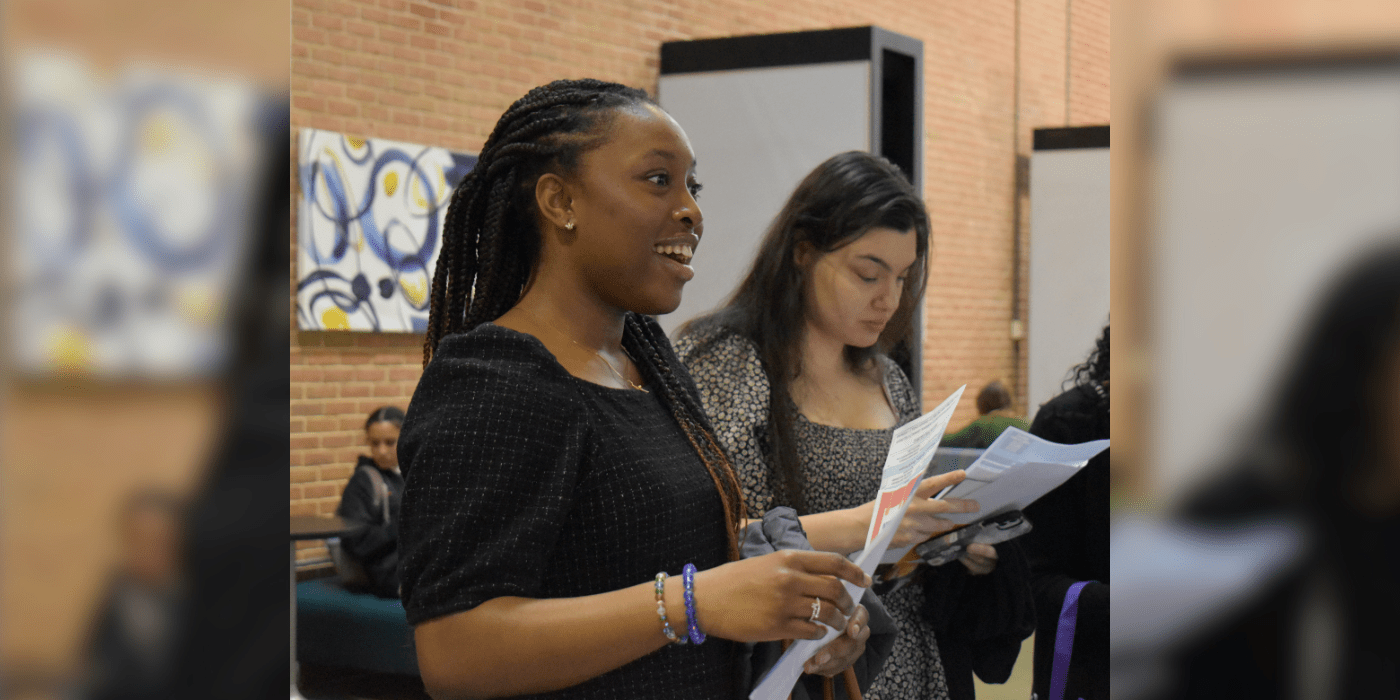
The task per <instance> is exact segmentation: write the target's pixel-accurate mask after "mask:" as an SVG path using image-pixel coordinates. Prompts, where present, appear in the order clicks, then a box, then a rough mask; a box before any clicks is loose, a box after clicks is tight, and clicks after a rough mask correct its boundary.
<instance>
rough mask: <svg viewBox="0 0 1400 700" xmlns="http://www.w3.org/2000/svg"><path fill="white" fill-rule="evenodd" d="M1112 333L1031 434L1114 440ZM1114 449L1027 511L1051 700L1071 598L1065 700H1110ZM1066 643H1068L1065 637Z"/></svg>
mask: <svg viewBox="0 0 1400 700" xmlns="http://www.w3.org/2000/svg"><path fill="white" fill-rule="evenodd" d="M1108 339H1109V327H1108V326H1107V325H1105V326H1104V327H1103V331H1102V332H1101V333H1100V334H1099V337H1098V339H1097V340H1096V341H1094V349H1093V350H1091V351H1090V352H1089V355H1088V357H1086V358H1085V359H1084V361H1083V362H1081V363H1080V364H1078V365H1076V366H1075V367H1074V368H1073V369H1072V370H1070V376H1069V378H1068V379H1066V380H1065V383H1066V384H1068V385H1069V388H1067V389H1065V391H1064V392H1062V393H1061V394H1059V395H1058V396H1055V397H1054V398H1052V399H1050V400H1049V401H1047V402H1045V405H1043V406H1041V407H1040V410H1039V411H1037V412H1036V414H1035V420H1034V421H1032V422H1031V430H1030V432H1031V434H1032V435H1037V436H1039V437H1043V438H1045V439H1047V440H1050V441H1053V442H1058V443H1062V444H1075V443H1081V442H1088V441H1090V440H1102V439H1105V438H1107V437H1108V384H1109V375H1108V358H1109V342H1108ZM1108 455H1109V450H1104V451H1103V452H1101V453H1099V454H1098V455H1097V456H1095V457H1094V458H1093V459H1091V460H1089V463H1088V464H1086V465H1084V466H1083V467H1082V468H1080V470H1079V471H1078V472H1077V473H1076V474H1075V475H1074V476H1072V477H1070V478H1069V479H1068V480H1067V481H1065V483H1063V484H1060V485H1059V486H1058V487H1056V488H1055V489H1054V490H1053V491H1051V492H1050V493H1047V494H1045V495H1044V496H1043V497H1041V498H1040V500H1038V501H1036V502H1035V503H1032V504H1031V505H1030V506H1028V507H1027V508H1026V510H1025V513H1026V519H1028V520H1030V521H1031V523H1032V525H1033V526H1034V529H1032V530H1031V531H1030V532H1029V533H1027V534H1026V536H1025V538H1024V539H1025V542H1024V546H1025V551H1026V556H1027V557H1028V558H1029V559H1030V564H1031V586H1032V588H1033V589H1034V591H1035V603H1036V616H1037V618H1038V620H1037V627H1036V629H1037V634H1036V636H1035V674H1034V677H1033V683H1032V687H1033V690H1034V691H1035V692H1036V693H1037V694H1038V695H1039V696H1040V697H1050V688H1051V680H1052V678H1053V677H1054V675H1055V673H1054V662H1055V657H1056V651H1057V649H1056V645H1057V639H1059V636H1060V635H1058V634H1057V633H1058V630H1059V627H1060V618H1061V613H1062V611H1064V610H1065V600H1066V597H1067V596H1068V597H1069V598H1070V601H1071V603H1072V605H1071V607H1072V608H1073V609H1074V610H1075V626H1074V634H1073V636H1072V639H1073V642H1072V644H1065V642H1064V640H1060V644H1061V645H1062V646H1065V647H1066V648H1065V649H1064V650H1063V651H1065V653H1069V652H1070V651H1071V650H1072V651H1073V653H1072V654H1070V661H1069V663H1067V664H1065V668H1064V669H1063V671H1064V689H1065V690H1064V692H1065V694H1064V697H1073V698H1085V699H1086V700H1097V699H1099V698H1107V697H1108V593H1109V580H1108V573H1109V566H1108V488H1109V457H1108ZM1067 638H1068V637H1067Z"/></svg>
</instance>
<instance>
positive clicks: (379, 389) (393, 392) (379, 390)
mask: <svg viewBox="0 0 1400 700" xmlns="http://www.w3.org/2000/svg"><path fill="white" fill-rule="evenodd" d="M374 395H375V396H383V397H395V398H397V397H400V396H403V390H402V389H400V388H399V385H397V384H376V385H374Z"/></svg>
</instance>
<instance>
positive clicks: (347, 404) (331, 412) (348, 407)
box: [326, 401, 355, 416]
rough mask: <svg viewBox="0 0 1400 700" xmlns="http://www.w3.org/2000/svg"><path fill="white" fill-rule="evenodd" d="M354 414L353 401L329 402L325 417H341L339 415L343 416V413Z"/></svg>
mask: <svg viewBox="0 0 1400 700" xmlns="http://www.w3.org/2000/svg"><path fill="white" fill-rule="evenodd" d="M354 412H355V402H354V401H334V402H329V403H327V404H326V415H328V416H335V415H341V414H344V413H354Z"/></svg>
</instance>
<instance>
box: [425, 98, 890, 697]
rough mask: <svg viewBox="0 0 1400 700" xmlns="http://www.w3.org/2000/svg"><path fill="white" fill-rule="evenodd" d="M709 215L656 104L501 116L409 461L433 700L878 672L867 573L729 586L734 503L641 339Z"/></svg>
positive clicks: (452, 230)
mask: <svg viewBox="0 0 1400 700" xmlns="http://www.w3.org/2000/svg"><path fill="white" fill-rule="evenodd" d="M698 191H699V183H698V182H696V178H695V157H694V154H693V151H692V149H691V147H690V143H689V140H688V139H687V138H686V136H685V133H684V132H683V131H682V130H681V129H680V127H679V125H677V124H676V123H675V121H674V120H672V119H671V118H670V116H669V115H667V114H666V113H665V112H664V111H662V110H661V109H660V108H659V107H658V106H657V105H656V104H655V103H654V102H653V101H651V100H650V99H649V98H648V97H647V95H646V93H644V92H642V91H640V90H636V89H632V88H628V87H625V86H622V85H617V84H612V83H603V82H599V81H595V80H578V81H557V82H554V83H551V84H549V85H546V86H543V87H539V88H536V89H534V90H531V91H530V92H529V93H528V94H527V95H525V96H524V97H523V98H521V99H520V100H519V101H517V102H516V103H515V104H513V105H511V107H510V108H509V109H508V110H507V111H506V113H505V114H504V115H502V116H501V118H500V120H499V121H498V122H497V124H496V127H495V129H494V131H493V132H492V133H491V136H490V137H489V138H488V139H487V141H486V144H485V146H483V148H482V150H481V154H480V156H479V159H478V161H477V164H476V166H475V168H474V169H473V170H472V172H471V173H470V174H469V175H468V176H467V177H466V178H465V179H464V180H463V182H462V183H461V184H460V185H459V186H458V187H457V190H456V191H455V192H454V193H453V196H452V201H451V204H450V207H449V209H448V213H447V218H446V220H445V227H444V239H443V247H442V250H441V253H440V258H439V262H438V266H437V271H436V274H435V275H434V277H433V288H432V306H431V312H430V317H429V324H428V332H427V338H426V341H425V348H424V354H425V363H426V368H425V370H424V373H423V377H422V379H421V380H420V381H419V384H418V388H417V390H416V391H415V393H414V396H413V401H412V403H411V404H410V405H409V411H408V417H407V419H406V420H405V421H404V425H403V432H402V435H401V442H400V447H399V459H400V466H401V468H402V469H403V471H404V473H405V475H406V479H407V489H406V493H405V496H404V502H403V518H402V526H401V530H400V549H401V551H402V566H401V571H402V576H403V600H404V608H405V609H406V610H407V612H408V619H409V622H410V623H412V624H413V625H415V635H416V641H417V649H418V659H419V665H420V668H421V670H422V673H423V679H424V683H425V684H426V685H427V687H428V689H429V691H430V692H431V693H432V694H433V695H434V697H437V698H453V697H465V696H472V697H479V696H500V695H520V694H527V693H532V694H540V695H547V696H548V697H571V698H595V697H596V698H624V697H626V698H717V697H730V696H733V695H736V694H738V693H737V692H736V690H737V689H736V688H735V687H733V682H734V678H735V676H736V675H737V674H736V653H735V652H736V651H737V650H736V648H735V644H734V642H746V641H765V640H776V639H792V638H798V639H808V638H818V637H820V636H821V635H822V634H823V632H824V631H825V627H823V625H828V626H831V627H835V628H837V629H841V630H844V631H845V632H846V634H845V635H842V636H839V637H837V638H836V640H835V641H833V642H831V643H830V645H828V648H827V650H828V651H829V652H830V655H831V660H830V662H829V664H828V665H826V666H823V667H821V668H820V669H817V670H820V671H822V672H824V673H832V672H836V671H839V670H840V669H841V668H844V667H845V666H848V665H849V664H850V663H851V662H852V661H853V660H854V659H855V658H856V657H857V656H858V655H859V654H860V653H861V651H862V650H863V648H864V639H865V637H866V636H868V634H869V630H868V628H865V627H863V625H864V624H865V619H866V617H865V616H866V612H865V610H864V608H863V607H859V606H856V605H855V604H854V603H853V602H852V601H851V600H850V597H849V596H848V595H847V594H846V593H845V590H844V589H843V587H842V586H841V581H840V579H846V580H848V581H851V582H854V583H858V584H861V585H865V584H867V583H868V579H867V577H866V576H865V575H864V574H863V573H862V572H861V571H860V570H859V568H857V567H855V566H854V565H853V564H852V563H851V562H849V561H846V560H845V559H843V558H842V557H839V556H836V555H834V554H829V553H821V552H810V551H808V552H798V551H786V552H779V553H775V554H770V555H766V556H761V557H755V558H751V559H745V560H742V561H737V559H738V547H737V534H738V529H739V527H740V526H741V523H742V515H743V501H742V498H743V496H742V493H741V490H740V487H739V482H738V479H737V478H736V476H735V474H734V471H733V468H732V467H731V466H730V463H729V461H728V460H727V459H726V457H725V454H724V451H723V450H722V449H721V447H720V446H719V444H718V443H717V442H716V440H715V437H714V431H713V430H712V429H711V428H710V424H709V422H708V421H707V420H706V418H705V414H704V412H703V411H702V410H701V407H700V403H699V400H698V398H697V396H696V394H695V388H694V385H693V384H692V383H691V381H690V379H689V377H688V375H687V373H686V371H685V369H684V367H682V366H681V364H680V362H679V361H678V360H677V359H676V357H675V355H674V353H673V352H672V350H671V346H670V343H669V342H668V341H667V340H666V337H665V335H664V334H663V333H662V332H661V330H660V328H659V326H657V324H656V323H655V322H654V321H653V320H652V319H650V318H649V317H648V315H650V314H660V313H666V312H669V311H671V310H673V309H675V308H676V306H677V305H678V304H679V303H680V298H681V289H682V287H683V286H684V284H685V283H686V281H688V280H689V279H690V278H691V277H692V276H693V275H694V271H693V270H692V269H691V267H690V265H689V262H690V259H691V256H692V255H693V254H694V249H695V246H696V245H697V244H698V243H699V241H700V235H701V232H702V223H701V222H702V219H701V213H700V208H699V205H698V204H697V203H696V200H695V195H696V193H697V192H698ZM697 570H698V571H697ZM706 635H709V637H710V639H709V641H706ZM687 640H688V641H689V642H690V644H689V645H684V644H683V642H684V641H687Z"/></svg>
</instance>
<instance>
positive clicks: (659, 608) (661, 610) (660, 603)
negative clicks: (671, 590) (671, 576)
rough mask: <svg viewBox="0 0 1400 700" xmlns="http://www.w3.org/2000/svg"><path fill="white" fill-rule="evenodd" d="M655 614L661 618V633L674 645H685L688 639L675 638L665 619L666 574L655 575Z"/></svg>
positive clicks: (674, 632) (668, 622) (674, 633)
mask: <svg viewBox="0 0 1400 700" xmlns="http://www.w3.org/2000/svg"><path fill="white" fill-rule="evenodd" d="M656 614H657V615H659V616H660V617H661V633H662V634H664V635H666V638H667V639H669V640H671V642H672V643H674V644H685V643H687V642H689V641H690V640H689V639H686V638H685V637H681V636H677V635H676V631H675V630H673V629H671V623H670V621H668V620H667V619H666V572H665V571H662V572H659V573H657V574H656Z"/></svg>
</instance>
